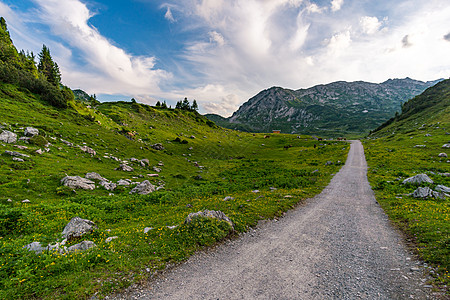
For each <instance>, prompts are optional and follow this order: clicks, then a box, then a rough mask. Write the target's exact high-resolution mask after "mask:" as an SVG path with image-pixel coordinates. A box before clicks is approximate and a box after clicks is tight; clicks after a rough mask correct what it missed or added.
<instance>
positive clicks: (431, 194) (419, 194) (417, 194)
mask: <svg viewBox="0 0 450 300" xmlns="http://www.w3.org/2000/svg"><path fill="white" fill-rule="evenodd" d="M412 196H413V197H414V198H436V199H445V195H444V193H442V192H435V191H433V190H432V189H430V188H429V187H419V188H417V189H416V190H415V191H414V192H413V193H412Z"/></svg>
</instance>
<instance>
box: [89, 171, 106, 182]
mask: <svg viewBox="0 0 450 300" xmlns="http://www.w3.org/2000/svg"><path fill="white" fill-rule="evenodd" d="M84 177H85V178H86V179H90V180H98V181H108V179H106V178H104V177H102V176H101V175H100V174H98V173H95V172H90V173H86V176H84Z"/></svg>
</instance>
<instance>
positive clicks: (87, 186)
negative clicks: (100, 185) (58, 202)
mask: <svg viewBox="0 0 450 300" xmlns="http://www.w3.org/2000/svg"><path fill="white" fill-rule="evenodd" d="M61 184H62V185H65V186H68V187H70V188H73V189H83V190H93V189H95V182H93V181H90V180H89V179H86V178H83V177H80V176H66V177H64V178H63V179H61Z"/></svg>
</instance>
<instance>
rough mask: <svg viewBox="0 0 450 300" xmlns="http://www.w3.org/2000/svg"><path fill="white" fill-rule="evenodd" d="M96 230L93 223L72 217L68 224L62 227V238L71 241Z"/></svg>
mask: <svg viewBox="0 0 450 300" xmlns="http://www.w3.org/2000/svg"><path fill="white" fill-rule="evenodd" d="M95 229H98V227H97V226H96V225H95V223H94V222H92V221H90V220H86V219H82V218H80V217H74V218H72V219H71V220H70V222H69V223H68V224H67V225H66V227H64V230H63V232H62V236H63V238H65V239H68V240H71V239H75V238H79V237H82V236H83V235H85V234H86V233H90V232H92V231H93V230H95Z"/></svg>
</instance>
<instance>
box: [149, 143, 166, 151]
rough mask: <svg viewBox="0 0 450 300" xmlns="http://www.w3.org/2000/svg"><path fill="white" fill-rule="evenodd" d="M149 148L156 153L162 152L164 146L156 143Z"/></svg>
mask: <svg viewBox="0 0 450 300" xmlns="http://www.w3.org/2000/svg"><path fill="white" fill-rule="evenodd" d="M151 147H152V148H153V149H155V150H158V151H161V150H164V146H163V145H162V144H161V143H156V144H154V145H151Z"/></svg>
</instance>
